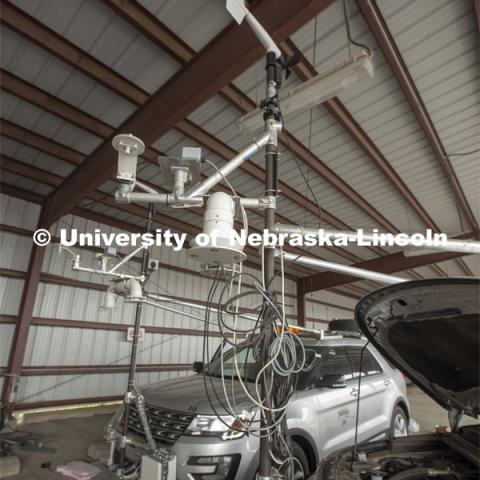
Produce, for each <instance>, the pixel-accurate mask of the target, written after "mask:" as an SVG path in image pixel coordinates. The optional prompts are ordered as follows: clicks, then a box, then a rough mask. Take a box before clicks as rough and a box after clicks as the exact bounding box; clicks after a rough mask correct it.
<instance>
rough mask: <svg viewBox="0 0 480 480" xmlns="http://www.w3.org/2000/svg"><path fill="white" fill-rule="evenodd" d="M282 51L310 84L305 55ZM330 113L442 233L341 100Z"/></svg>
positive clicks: (292, 48)
mask: <svg viewBox="0 0 480 480" xmlns="http://www.w3.org/2000/svg"><path fill="white" fill-rule="evenodd" d="M280 48H281V49H282V50H283V51H284V52H285V53H286V54H287V55H288V56H291V55H298V58H300V63H299V64H297V65H296V66H295V67H294V70H295V73H296V74H297V75H298V76H299V78H300V79H301V80H303V81H306V80H310V79H311V78H313V77H314V76H316V75H317V74H318V72H317V71H316V69H315V68H314V66H313V65H312V64H311V63H310V62H309V61H308V60H307V59H306V58H305V56H304V55H303V53H302V52H301V51H300V50H299V49H298V47H297V46H296V45H295V44H294V43H293V41H292V40H290V39H287V40H286V41H284V42H282V43H281V44H280ZM323 105H324V107H325V108H326V109H327V110H328V112H329V113H330V114H331V115H332V116H333V118H335V120H336V121H337V122H338V123H339V124H340V125H342V127H343V128H344V130H345V131H346V132H347V133H348V134H349V135H350V136H351V137H352V139H353V140H354V141H355V143H356V144H357V145H358V146H359V147H360V148H361V149H362V150H363V151H364V152H365V154H366V155H367V157H368V158H369V159H370V160H371V161H372V162H373V163H374V164H375V165H376V166H377V167H378V168H379V170H380V171H381V172H382V173H383V175H384V176H385V177H386V178H387V180H388V181H389V182H390V184H391V185H392V186H393V187H394V188H395V189H396V190H397V192H398V193H399V194H400V196H401V197H402V198H403V199H404V200H405V201H406V202H407V203H408V204H409V205H410V207H411V208H412V210H413V211H414V212H415V213H416V215H417V216H418V217H419V218H420V219H421V220H422V222H423V223H424V224H425V226H426V227H427V228H429V229H431V230H432V231H433V232H435V233H439V232H440V229H439V228H438V226H437V225H436V223H435V222H434V221H433V219H432V218H431V216H430V215H429V214H428V212H427V211H426V210H425V208H424V207H423V206H422V204H421V203H420V202H419V200H418V199H417V198H416V197H415V195H414V194H413V192H412V191H411V190H410V189H409V188H408V186H407V184H406V183H405V182H404V181H403V180H402V178H401V177H400V175H399V174H398V173H397V172H396V171H395V169H394V168H393V167H392V165H391V164H390V163H389V162H388V160H387V159H386V158H385V157H384V155H383V154H382V152H381V151H380V149H379V148H378V147H377V146H376V145H375V143H374V141H373V140H372V139H371V138H370V137H369V136H368V134H367V132H365V130H363V128H362V127H361V126H360V125H359V124H358V123H357V122H356V121H355V119H354V118H353V116H352V114H351V113H350V112H349V111H348V109H347V108H346V107H345V105H344V104H343V103H342V102H341V100H340V99H339V98H338V97H334V98H332V99H330V100H327V101H326V102H324V103H323ZM394 228H396V227H394ZM397 232H398V229H397ZM457 263H458V265H459V267H460V268H461V269H462V270H463V271H464V272H465V273H466V274H467V275H469V273H468V272H469V269H464V268H463V265H464V264H463V263H460V261H458V262H457ZM431 268H432V269H433V271H434V272H435V273H436V274H437V275H440V276H446V272H444V271H443V270H442V269H441V268H440V267H439V266H438V265H432V266H431Z"/></svg>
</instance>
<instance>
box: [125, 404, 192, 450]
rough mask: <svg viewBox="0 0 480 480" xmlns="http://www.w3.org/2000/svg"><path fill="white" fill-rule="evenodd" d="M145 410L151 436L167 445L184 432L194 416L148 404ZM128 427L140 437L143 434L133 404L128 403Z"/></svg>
mask: <svg viewBox="0 0 480 480" xmlns="http://www.w3.org/2000/svg"><path fill="white" fill-rule="evenodd" d="M145 412H146V414H147V418H148V424H149V425H150V430H151V432H152V436H153V438H154V439H155V440H158V441H160V442H162V443H166V444H167V445H173V444H174V443H175V442H176V441H177V440H178V439H179V437H180V436H181V435H183V434H185V432H186V430H187V428H188V426H189V425H190V423H191V422H192V420H193V418H194V417H195V415H194V414H191V413H185V412H177V411H175V410H170V409H166V408H162V407H156V406H154V405H149V404H145ZM122 423H123V422H122ZM128 429H129V430H130V431H132V432H135V433H136V434H139V435H141V436H142V437H143V436H144V435H145V434H144V432H143V427H142V422H141V421H140V417H139V415H138V411H137V407H136V405H135V404H132V405H130V415H129V418H128Z"/></svg>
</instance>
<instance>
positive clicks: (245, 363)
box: [205, 345, 317, 383]
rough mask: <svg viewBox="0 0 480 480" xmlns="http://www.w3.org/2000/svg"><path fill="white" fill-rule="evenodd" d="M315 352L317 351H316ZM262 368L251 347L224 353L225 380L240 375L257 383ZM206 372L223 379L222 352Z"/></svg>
mask: <svg viewBox="0 0 480 480" xmlns="http://www.w3.org/2000/svg"><path fill="white" fill-rule="evenodd" d="M304 347H305V350H312V348H313V347H311V346H309V345H304ZM315 351H317V349H315ZM312 353H313V352H312ZM301 355H302V354H301V353H300V352H298V357H299V358H301ZM260 368H261V365H260V362H259V360H258V359H257V358H256V355H255V352H254V349H253V348H252V347H250V346H248V347H243V348H237V349H236V350H234V349H233V348H229V349H228V350H226V351H224V352H223V376H224V377H225V378H228V377H234V378H238V376H239V375H238V374H240V376H241V378H242V380H245V381H247V382H255V379H256V377H257V375H258V372H259V371H260ZM205 371H206V373H207V374H208V375H211V376H212V377H218V378H221V377H222V361H221V356H220V350H218V351H217V352H216V353H215V355H214V356H213V359H212V361H211V362H210V363H209V364H208V366H207V368H206V370H205ZM301 376H302V374H301ZM302 383H303V382H302Z"/></svg>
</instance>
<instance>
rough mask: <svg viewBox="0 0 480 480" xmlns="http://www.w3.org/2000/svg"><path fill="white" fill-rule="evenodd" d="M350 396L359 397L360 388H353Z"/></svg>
mask: <svg viewBox="0 0 480 480" xmlns="http://www.w3.org/2000/svg"><path fill="white" fill-rule="evenodd" d="M350 395H351V396H352V397H356V396H357V395H358V388H352V390H350Z"/></svg>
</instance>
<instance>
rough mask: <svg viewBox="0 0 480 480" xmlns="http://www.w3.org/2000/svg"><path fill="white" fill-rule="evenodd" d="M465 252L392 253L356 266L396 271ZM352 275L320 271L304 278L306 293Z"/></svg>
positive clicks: (381, 271) (345, 281)
mask: <svg viewBox="0 0 480 480" xmlns="http://www.w3.org/2000/svg"><path fill="white" fill-rule="evenodd" d="M465 255H466V254H465V253H458V252H442V253H435V254H430V255H418V256H413V257H406V256H405V255H403V252H397V253H392V254H389V255H386V256H384V257H377V258H373V259H371V260H366V261H364V262H360V263H358V264H356V265H354V266H355V267H358V268H364V269H367V270H372V271H374V272H380V273H387V274H388V273H395V272H400V271H404V270H405V269H410V268H417V267H423V266H427V265H431V264H432V263H438V262H445V261H447V260H452V259H455V258H458V257H462V256H465ZM352 278H353V277H351V276H349V275H344V274H340V273H331V272H327V273H319V274H316V275H313V276H311V277H307V278H302V279H301V280H300V281H301V282H302V284H303V289H304V292H305V293H308V292H314V291H316V290H323V289H325V288H332V287H338V286H340V285H344V284H346V283H350V282H351V281H352Z"/></svg>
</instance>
